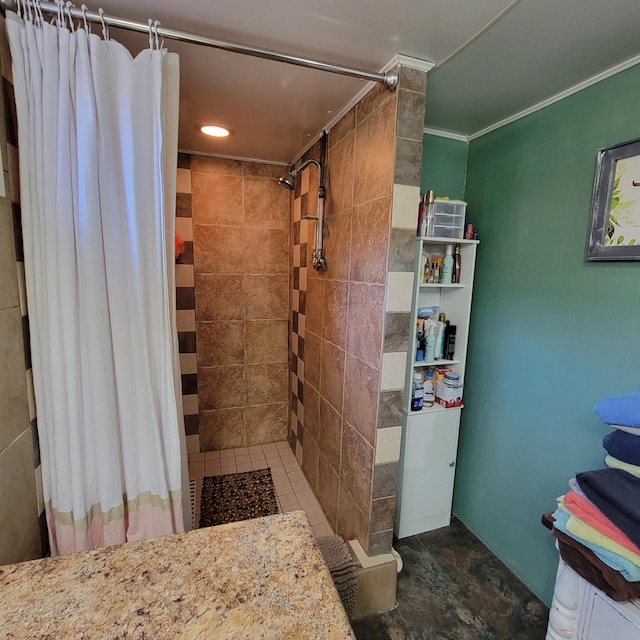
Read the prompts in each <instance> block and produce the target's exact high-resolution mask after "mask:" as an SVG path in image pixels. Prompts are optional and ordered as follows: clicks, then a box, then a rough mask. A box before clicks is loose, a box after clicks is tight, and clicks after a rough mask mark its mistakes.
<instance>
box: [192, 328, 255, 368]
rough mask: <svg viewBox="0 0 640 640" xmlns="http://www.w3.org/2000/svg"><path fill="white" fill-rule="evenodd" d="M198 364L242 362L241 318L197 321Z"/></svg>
mask: <svg viewBox="0 0 640 640" xmlns="http://www.w3.org/2000/svg"><path fill="white" fill-rule="evenodd" d="M196 333H197V354H198V365H199V366H201V367H203V366H220V365H227V364H243V363H244V323H243V322H242V321H241V320H234V321H214V322H198V323H197V325H196Z"/></svg>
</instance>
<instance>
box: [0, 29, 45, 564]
mask: <svg viewBox="0 0 640 640" xmlns="http://www.w3.org/2000/svg"><path fill="white" fill-rule="evenodd" d="M5 34H6V31H5V27H4V18H2V17H0V50H1V53H2V94H3V95H2V97H3V99H2V105H0V147H2V164H3V167H4V172H3V174H2V176H1V177H2V179H3V181H4V184H5V192H6V194H7V195H6V197H2V198H0V355H1V358H0V362H2V370H1V371H0V469H1V470H2V473H0V522H2V526H0V565H2V564H7V563H11V562H20V561H22V560H32V559H34V558H39V557H41V555H46V554H47V553H48V551H49V539H48V534H47V525H46V520H45V516H44V502H43V497H42V473H41V467H40V449H39V444H38V430H37V424H36V409H35V399H34V395H33V377H32V374H31V354H30V345H29V319H28V315H27V301H26V293H25V277H24V256H23V250H22V226H21V213H20V188H19V176H18V138H17V122H16V111H15V101H14V97H13V85H12V84H11V80H12V77H11V60H10V56H9V51H8V44H7V42H6V35H5Z"/></svg>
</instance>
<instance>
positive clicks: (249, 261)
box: [242, 227, 289, 275]
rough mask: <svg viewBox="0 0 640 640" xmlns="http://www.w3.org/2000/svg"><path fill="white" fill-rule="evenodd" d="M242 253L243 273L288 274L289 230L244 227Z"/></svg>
mask: <svg viewBox="0 0 640 640" xmlns="http://www.w3.org/2000/svg"><path fill="white" fill-rule="evenodd" d="M242 253H243V254H244V255H245V256H246V263H245V266H244V273H247V274H270V275H276V274H286V273H289V230H288V229H260V228H257V227H245V229H244V247H243V250H242Z"/></svg>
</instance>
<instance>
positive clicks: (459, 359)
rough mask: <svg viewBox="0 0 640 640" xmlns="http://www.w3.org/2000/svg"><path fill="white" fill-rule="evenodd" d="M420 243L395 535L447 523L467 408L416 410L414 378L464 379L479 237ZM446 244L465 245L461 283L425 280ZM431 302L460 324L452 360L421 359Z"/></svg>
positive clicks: (462, 255)
mask: <svg viewBox="0 0 640 640" xmlns="http://www.w3.org/2000/svg"><path fill="white" fill-rule="evenodd" d="M416 242H417V251H416V266H415V279H414V291H413V302H412V312H411V318H412V320H411V322H412V325H411V328H410V338H409V358H408V360H409V362H408V365H407V372H406V385H405V407H404V411H403V429H402V445H401V452H400V464H399V470H398V486H397V497H396V519H395V534H396V536H397V537H398V538H405V537H407V536H410V535H414V534H416V533H421V532H423V531H430V530H432V529H437V528H439V527H444V526H447V525H448V524H449V521H450V519H451V501H452V498H453V482H454V478H455V467H456V452H457V447H458V431H459V427H460V414H461V411H462V407H453V408H449V409H445V408H444V407H442V406H440V405H438V404H435V405H434V406H433V407H430V408H423V409H422V410H420V411H411V381H412V379H413V374H414V372H415V371H418V370H426V369H427V368H428V367H432V366H437V367H441V366H448V367H451V368H452V369H454V370H455V371H456V372H457V373H459V374H460V382H461V384H462V383H463V381H464V371H465V364H466V354H467V344H468V340H469V316H470V313H471V297H472V293H473V277H474V272H475V260H476V248H477V245H478V241H477V240H454V239H443V238H418V239H417V241H416ZM447 244H453V245H458V246H459V247H460V253H461V262H462V268H461V277H460V282H458V283H455V284H445V285H443V284H433V283H429V284H426V283H423V282H422V266H423V260H422V256H423V253H429V254H431V255H432V254H434V253H440V254H441V255H444V253H445V249H446V245H447ZM429 306H437V307H439V308H440V311H442V312H444V313H445V315H446V318H447V320H449V321H450V322H451V324H453V325H455V326H456V342H455V351H454V355H453V358H451V359H449V360H443V359H440V360H433V361H425V360H423V361H416V351H417V334H416V331H415V328H416V320H417V317H418V309H419V308H420V307H429Z"/></svg>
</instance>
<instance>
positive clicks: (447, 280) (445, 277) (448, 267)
mask: <svg viewBox="0 0 640 640" xmlns="http://www.w3.org/2000/svg"><path fill="white" fill-rule="evenodd" d="M452 278H453V246H452V245H450V244H448V245H447V252H446V254H445V256H444V260H443V261H442V284H451V282H452Z"/></svg>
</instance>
